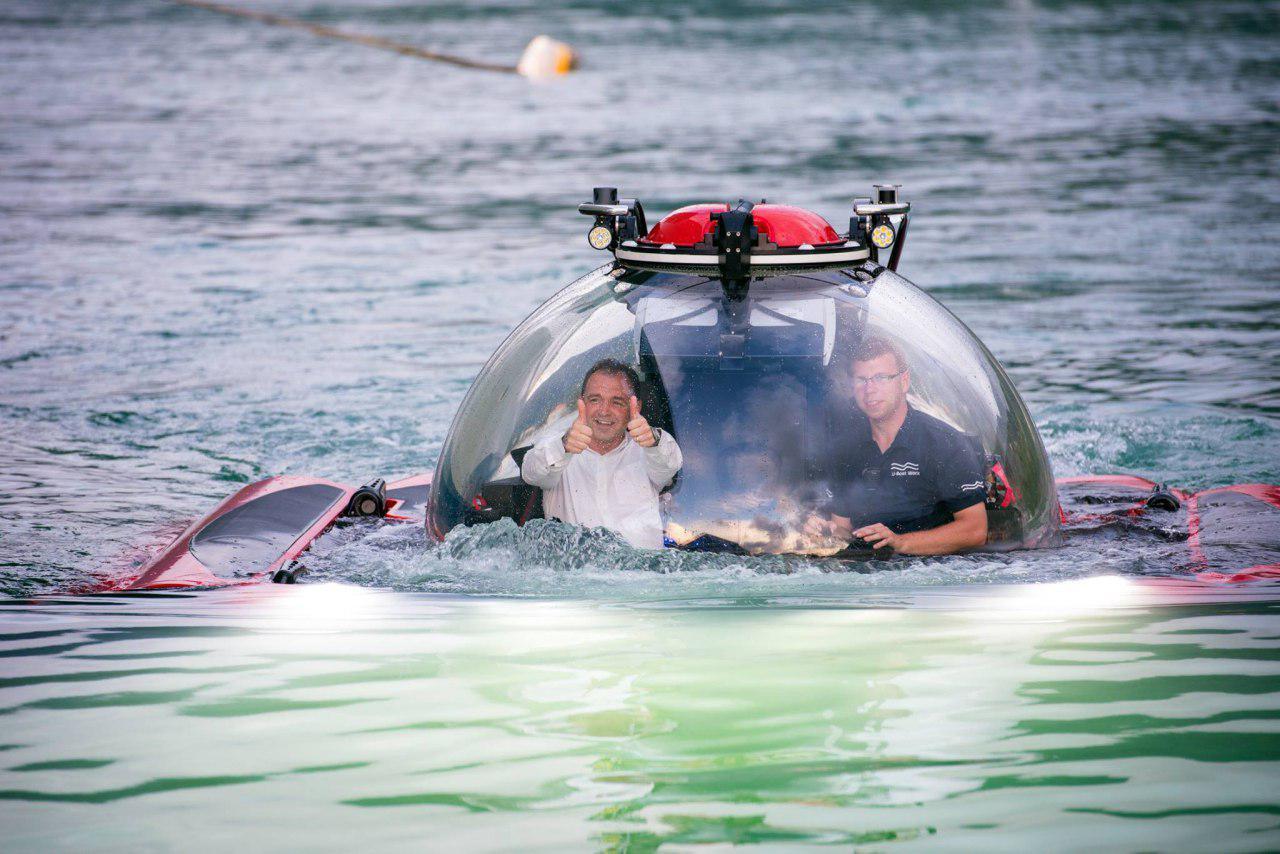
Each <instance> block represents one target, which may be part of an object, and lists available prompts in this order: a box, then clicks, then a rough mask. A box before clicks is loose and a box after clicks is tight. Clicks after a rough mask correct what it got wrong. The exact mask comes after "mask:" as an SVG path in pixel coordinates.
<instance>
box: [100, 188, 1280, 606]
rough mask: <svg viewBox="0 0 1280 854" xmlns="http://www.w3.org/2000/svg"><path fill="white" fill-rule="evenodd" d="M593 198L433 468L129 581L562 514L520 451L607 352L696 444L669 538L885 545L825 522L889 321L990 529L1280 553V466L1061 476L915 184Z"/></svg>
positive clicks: (662, 418) (1216, 567) (649, 411)
mask: <svg viewBox="0 0 1280 854" xmlns="http://www.w3.org/2000/svg"><path fill="white" fill-rule="evenodd" d="M578 212H579V214H582V215H585V216H586V217H588V218H589V222H590V224H589V226H588V230H587V241H588V243H589V245H590V246H591V247H592V249H594V250H596V251H598V252H603V253H607V255H608V256H610V257H609V260H608V261H607V262H606V263H604V264H603V265H601V266H599V267H597V268H596V269H594V270H592V271H591V272H589V273H587V274H586V275H585V276H583V277H582V278H580V279H578V280H577V281H575V282H573V283H571V284H569V285H568V286H567V287H565V288H563V289H562V290H561V291H559V292H558V293H556V294H554V295H553V296H552V297H551V298H550V299H548V300H547V301H546V302H545V303H544V304H543V305H541V306H540V307H539V308H538V309H536V310H535V311H534V312H533V314H531V315H530V316H529V317H528V318H526V319H525V320H524V321H523V322H522V323H520V324H519V325H518V326H517V327H516V328H515V329H514V330H513V331H512V332H511V334H510V335H509V336H508V337H507V339H506V340H505V341H504V342H503V343H502V344H501V345H500V346H499V347H498V349H497V350H496V352H495V353H494V354H493V355H492V356H491V357H490V359H489V361H488V362H487V363H486V365H485V366H484V368H483V369H482V370H481V371H480V373H479V375H478V376H477V377H476V379H475V381H474V382H473V384H472V386H471V388H470V389H469V391H468V392H467V394H466V396H465V397H464V399H463V401H462V403H461V405H460V406H459V408H458V411H457V413H456V415H455V417H454V419H453V422H452V425H451V426H450V429H449V431H448V433H447V435H446V438H445V441H444V444H443V447H442V449H441V452H440V455H439V458H438V461H437V464H436V468H435V471H434V473H432V474H419V475H414V476H410V477H407V478H402V479H399V480H393V481H391V482H390V483H388V482H387V481H385V480H383V479H377V480H374V481H371V482H370V483H367V484H364V485H363V486H359V487H356V486H350V485H344V484H340V483H335V482H330V481H322V480H316V479H310V478H299V477H277V478H268V479H266V480H263V481H260V482H258V483H255V484H250V485H249V486H246V487H245V488H243V489H242V490H240V492H238V493H236V494H235V495H232V496H230V497H229V498H228V499H227V500H226V501H224V502H223V503H222V504H220V505H219V506H218V507H217V508H215V509H214V510H213V511H212V512H211V513H210V514H208V515H207V516H206V517H204V518H203V519H201V520H198V521H197V522H195V523H193V524H192V525H191V526H190V527H189V528H188V529H187V530H185V531H184V532H183V533H182V534H180V535H179V536H178V537H177V538H176V539H175V540H174V541H173V542H172V543H171V544H170V545H169V546H168V547H167V548H165V549H164V550H163V551H161V552H160V553H159V554H157V555H156V556H155V557H153V558H152V559H150V560H149V561H147V562H146V563H145V564H144V565H142V566H141V567H140V568H138V569H137V570H136V571H135V572H132V573H130V574H129V576H128V577H126V578H123V579H121V580H119V581H118V582H115V583H114V584H113V586H112V587H111V588H110V589H115V590H121V589H128V590H136V589H155V588H166V587H201V586H223V585H226V584H245V583H256V582H261V581H265V580H270V581H275V582H278V583H294V582H296V581H298V580H300V578H301V577H302V576H303V575H304V574H305V562H304V561H303V560H302V556H303V554H304V552H305V551H306V550H307V549H308V548H309V547H310V546H311V545H312V544H313V543H314V542H315V541H316V540H317V539H319V538H321V537H323V535H324V534H325V532H326V531H328V530H330V528H332V527H333V526H334V525H335V524H342V523H343V521H344V520H346V519H350V518H353V517H355V518H359V517H373V518H376V519H380V520H383V521H384V522H386V523H400V524H405V523H409V524H421V525H423V526H425V530H426V532H427V534H428V537H429V538H430V539H433V540H442V539H444V537H446V536H447V535H448V534H449V532H450V531H451V530H453V529H455V528H457V527H459V526H473V525H483V524H489V523H493V522H497V521H499V520H503V519H510V520H512V521H514V522H515V523H516V524H518V525H524V524H526V523H528V522H530V521H531V520H534V519H539V518H543V517H544V515H545V514H544V508H543V496H542V494H541V491H540V490H539V489H538V488H537V487H535V486H532V485H529V484H528V483H526V482H525V481H524V480H523V479H522V478H521V475H520V465H521V462H522V459H523V456H524V454H525V453H526V452H527V451H528V450H529V449H530V448H532V447H533V445H534V444H535V443H536V442H537V441H538V440H539V439H541V438H543V437H546V436H548V435H552V434H557V435H559V434H563V433H564V432H565V431H566V430H567V429H568V428H569V426H570V425H571V424H572V422H573V420H574V418H575V416H576V412H577V408H576V400H577V398H578V395H579V390H580V386H581V383H582V379H583V376H584V374H585V373H586V372H587V371H588V369H590V367H591V366H592V365H594V364H596V363H597V362H599V361H601V360H603V359H612V360H616V361H618V362H621V363H623V364H625V365H628V366H630V367H631V368H633V369H634V370H635V372H636V374H637V376H638V377H639V380H640V385H639V388H638V389H637V397H638V399H639V402H640V405H641V411H642V413H643V414H644V416H645V417H646V418H647V420H648V421H649V422H650V424H652V425H653V426H655V427H658V428H660V429H662V430H664V431H667V432H669V433H670V434H671V435H672V436H673V437H674V438H675V439H676V440H677V441H678V442H679V445H680V448H681V450H682V452H683V457H684V464H683V467H682V468H681V469H680V471H679V472H678V473H677V475H676V476H675V479H674V481H673V482H672V483H670V484H669V485H668V486H667V487H666V488H665V489H664V490H663V491H662V493H661V495H660V496H659V508H660V513H661V518H662V524H663V528H664V541H665V544H666V547H669V548H678V549H687V550H694V551H714V552H728V553H735V554H742V555H745V556H750V555H799V556H807V557H810V558H815V559H818V558H830V559H834V560H842V559H858V558H860V557H861V558H865V557H866V556H867V555H866V554H863V553H860V551H865V550H860V549H859V548H857V547H856V544H850V543H847V542H843V543H842V542H832V541H831V540H830V539H829V538H824V537H823V536H820V535H818V534H815V533H814V532H812V530H811V529H810V528H809V527H808V526H806V524H805V522H806V520H807V519H809V518H811V517H812V515H813V512H814V508H815V507H819V506H822V504H823V502H824V500H825V499H827V498H829V497H830V496H831V495H832V492H833V490H836V489H839V488H841V484H842V483H845V482H847V480H848V478H849V477H850V473H849V472H848V471H846V470H844V468H843V463H842V460H843V457H844V452H845V448H846V447H847V446H846V445H844V444H843V441H844V438H845V437H844V436H842V435H841V430H840V429H839V423H840V422H839V421H838V417H839V414H840V413H845V414H846V415H847V414H848V413H851V412H853V411H854V406H855V404H854V400H853V397H852V387H853V382H852V379H853V378H852V373H851V370H852V362H853V357H854V354H855V353H856V352H857V350H858V347H859V345H860V344H861V343H862V342H864V341H867V340H869V339H872V338H875V339H883V340H888V341H891V342H893V345H894V346H895V347H896V348H898V349H899V350H900V351H901V353H902V354H903V356H904V358H905V362H906V364H907V366H908V370H909V374H910V385H909V391H908V393H907V401H908V403H909V405H910V406H911V407H912V408H913V409H914V410H916V411H919V412H922V413H925V414H926V415H928V416H930V417H931V418H933V419H937V420H938V421H939V422H942V423H943V424H945V425H946V426H947V427H949V428H951V429H952V430H954V431H955V432H956V433H957V434H959V435H960V436H962V437H963V438H964V441H965V442H966V443H968V446H969V447H971V448H972V451H973V453H974V454H976V455H977V456H978V458H979V459H980V460H981V467H982V480H981V481H980V482H975V483H974V484H973V486H974V487H975V488H980V490H981V495H982V501H983V503H984V504H985V507H986V513H987V520H988V536H987V541H986V543H985V545H983V546H981V547H980V550H988V551H1008V550H1011V549H1039V548H1051V547H1054V546H1057V545H1060V544H1061V543H1062V542H1063V538H1064V526H1065V527H1066V528H1068V529H1070V528H1071V527H1072V526H1073V525H1076V526H1079V525H1084V526H1092V525H1096V524H1101V523H1103V522H1107V521H1120V522H1123V523H1125V524H1136V523H1141V522H1142V520H1147V519H1150V520H1151V522H1150V525H1151V526H1155V527H1158V528H1159V529H1160V530H1169V529H1177V530H1180V531H1182V532H1183V533H1182V539H1183V541H1185V542H1186V544H1187V545H1186V548H1187V551H1188V555H1189V563H1188V565H1189V566H1191V567H1193V569H1195V570H1197V571H1200V572H1201V573H1202V574H1204V575H1205V576H1206V578H1209V579H1211V580H1222V579H1228V580H1236V581H1242V580H1243V581H1248V580H1256V579H1258V578H1269V577H1280V562H1276V563H1270V562H1266V561H1264V562H1262V563H1254V564H1250V565H1247V566H1240V565H1239V563H1240V558H1239V551H1238V550H1233V549H1235V546H1237V545H1238V544H1239V540H1240V538H1241V536H1242V534H1241V531H1245V532H1246V533H1245V534H1244V536H1245V537H1246V539H1248V538H1249V537H1252V538H1253V540H1256V541H1257V544H1259V545H1260V546H1264V547H1265V546H1267V545H1268V544H1270V545H1272V546H1276V545H1280V487H1276V486H1274V485H1269V484H1241V485H1234V486H1227V487H1218V488H1217V489H1213V490H1205V491H1203V492H1200V493H1190V492H1184V491H1182V490H1178V489H1177V488H1174V487H1168V486H1166V485H1164V484H1161V483H1157V482H1155V481H1150V480H1146V479H1144V478H1139V477H1135V476H1129V475H1101V476H1092V477H1076V478H1069V479H1066V480H1063V481H1060V482H1059V481H1055V479H1054V475H1053V470H1052V465H1051V462H1050V460H1049V457H1048V454H1047V453H1046V451H1045V447H1044V444H1043V442H1042V441H1041V438H1040V435H1039V433H1038V431H1037V429H1036V427H1035V424H1034V422H1033V421H1032V419H1031V417H1030V415H1029V413H1028V411H1027V407H1026V404H1025V403H1024V402H1023V400H1022V398H1021V397H1020V395H1019V394H1018V391H1017V389H1016V388H1015V387H1014V385H1013V383H1012V382H1011V380H1010V379H1009V377H1008V375H1007V374H1006V373H1005V371H1004V369H1003V368H1002V367H1001V365H1000V363H999V361H998V360H997V359H996V358H995V357H994V356H993V355H992V354H991V352H990V351H989V350H988V349H987V348H986V347H985V346H984V345H983V344H982V342H981V341H980V340H979V339H978V337H977V336H976V335H975V334H974V333H973V332H972V331H971V330H970V329H969V328H968V327H967V326H966V325H965V324H964V323H963V322H962V321H961V320H960V319H959V318H958V317H956V316H955V315H954V314H952V313H951V312H950V311H948V310H947V309H946V308H945V307H944V306H943V305H942V304H941V303H940V302H938V301H937V300H935V299H934V298H933V297H932V296H930V295H929V294H928V293H926V292H925V291H924V290H922V289H921V288H919V287H917V286H916V285H915V284H913V283H911V282H910V281H908V280H907V279H906V278H904V277H903V276H902V275H901V274H899V273H898V266H899V262H900V260H901V258H902V255H903V251H904V247H905V245H906V242H907V237H908V231H909V226H910V223H911V203H910V202H909V201H906V200H905V199H904V198H903V197H902V193H901V187H900V186H899V185H894V184H877V185H874V186H873V188H872V192H871V194H870V195H868V196H865V197H858V198H853V199H852V200H851V202H850V214H849V219H848V225H847V229H846V230H844V231H837V229H836V228H835V227H834V226H833V225H831V223H830V222H829V221H828V220H827V219H825V218H824V217H822V216H820V215H819V214H817V213H814V212H812V211H809V210H807V209H804V208H800V207H795V206H791V205H785V204H776V203H770V202H768V201H767V200H764V199H762V200H760V201H758V202H757V201H747V200H738V201H737V202H719V203H705V204H694V205H689V206H685V207H681V208H679V209H677V210H675V211H672V212H670V213H668V214H667V215H666V216H664V217H662V218H661V219H659V220H658V221H657V222H656V223H655V224H654V225H653V226H652V227H650V226H649V224H648V222H647V220H646V215H645V210H644V206H643V205H642V203H641V202H640V201H639V200H637V199H632V198H622V197H620V196H619V193H618V190H617V188H614V187H598V188H595V189H594V190H593V193H592V196H591V200H590V201H588V202H584V203H582V204H580V205H579V206H578ZM833 419H835V420H833ZM862 474H863V475H865V474H866V473H865V472H863V473H862ZM852 476H854V477H857V476H858V474H857V473H854V474H853V475H852ZM867 494H869V495H871V496H873V497H874V494H875V493H874V490H872V491H871V492H870V493H867ZM1219 532H1220V533H1221V535H1220V536H1219ZM1215 537H1218V540H1215ZM1216 546H1222V550H1223V553H1224V554H1225V555H1226V557H1225V558H1224V560H1216V559H1215V557H1214V554H1212V552H1213V550H1214V548H1215V547H1216ZM1228 547H1230V548H1228ZM1276 560H1277V561H1280V556H1277V557H1276ZM1233 561H1234V562H1235V565H1229V564H1232V562H1233ZM1223 569H1225V570H1227V571H1226V572H1222V571H1220V570H1223Z"/></svg>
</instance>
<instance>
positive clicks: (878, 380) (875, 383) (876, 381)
mask: <svg viewBox="0 0 1280 854" xmlns="http://www.w3.org/2000/svg"><path fill="white" fill-rule="evenodd" d="M905 373H906V371H898V372H897V373H896V374H876V375H875V376H872V377H854V378H853V387H854V388H866V387H867V386H872V387H873V388H884V387H885V386H886V385H888V384H889V380H893V379H897V378H898V377H900V376H902V375H903V374H905Z"/></svg>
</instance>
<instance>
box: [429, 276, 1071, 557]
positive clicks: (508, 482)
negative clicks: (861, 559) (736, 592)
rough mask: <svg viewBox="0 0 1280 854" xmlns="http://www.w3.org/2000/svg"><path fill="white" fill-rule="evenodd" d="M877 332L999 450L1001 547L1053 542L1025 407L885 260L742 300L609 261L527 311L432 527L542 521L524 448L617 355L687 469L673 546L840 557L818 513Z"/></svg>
mask: <svg viewBox="0 0 1280 854" xmlns="http://www.w3.org/2000/svg"><path fill="white" fill-rule="evenodd" d="M870 335H878V336H884V337H888V338H890V339H891V340H893V341H895V342H896V343H897V344H898V345H899V346H900V347H901V349H902V350H903V352H904V353H905V355H906V358H907V362H908V365H909V368H910V371H911V388H910V392H909V394H908V401H909V403H910V404H911V405H912V406H914V407H915V408H916V409H918V410H920V411H923V412H926V413H928V414H930V415H933V416H935V417H937V418H939V419H942V420H943V421H945V422H947V423H948V424H950V425H951V426H953V427H955V428H956V429H958V430H960V431H962V432H963V433H965V434H967V436H969V437H971V441H972V442H973V443H975V444H978V445H980V446H981V449H982V451H983V452H985V454H986V456H987V471H988V483H989V492H988V496H989V497H988V515H989V518H990V542H989V544H988V548H989V549H1008V548H1016V547H1034V546H1041V545H1050V544H1056V543H1057V542H1058V540H1059V511H1058V505H1057V498H1056V493H1055V490H1054V483H1053V475H1052V471H1051V469H1050V465H1049V461H1048V458H1047V456H1046V454H1045V451H1044V447H1043V445H1042V444H1041V441H1040V437H1039V435H1038V434H1037V432H1036V429H1035V426H1034V424H1033V423H1032V421H1031V419H1030V417H1029V416H1028V414H1027V410H1026V406H1025V405H1024V404H1023V402H1022V399H1021V398H1020V397H1019V396H1018V393H1017V391H1016V390H1015V389H1014V387H1013V385H1012V383H1011V382H1010V381H1009V378H1008V377H1007V376H1006V375H1005V372H1004V371H1003V369H1002V368H1001V367H1000V365H999V364H998V363H997V362H996V360H995V358H994V357H993V356H992V355H991V354H990V353H989V352H988V351H987V349H986V348H985V347H984V346H983V345H982V343H981V342H979V341H978V339H977V338H976V337H975V336H974V334H973V333H972V332H971V331H970V330H969V329H968V328H967V327H966V326H965V325H964V324H963V323H961V322H960V321H959V320H958V319H957V318H956V317H955V316H954V315H952V314H951V313H950V312H949V311H947V310H946V309H945V308H943V307H942V306H941V305H940V304H938V303H937V302H936V301H935V300H933V299H932V298H931V297H929V296H928V295H927V294H925V293H924V292H923V291H921V290H920V289H918V288H917V287H916V286H914V285H913V284H911V283H910V282H908V281H907V280H906V279H904V278H902V277H900V276H898V275H897V274H896V273H893V272H890V271H888V270H885V269H884V268H882V267H879V266H878V265H875V264H868V265H865V266H864V267H862V268H857V269H852V268H842V269H825V270H806V271H804V272H800V271H796V272H792V273H787V272H785V271H783V272H780V273H778V274H776V275H765V276H761V277H756V278H753V279H752V280H751V284H750V290H749V293H747V295H746V296H745V297H742V298H736V299H734V298H730V297H729V296H728V295H726V291H725V290H724V288H723V287H722V283H721V281H720V279H719V278H718V277H717V275H716V274H715V273H714V272H712V271H695V270H687V271H680V270H668V271H658V270H652V269H650V270H646V269H637V268H635V267H631V266H626V265H623V264H620V263H616V262H615V263H611V264H609V265H606V266H605V267H602V268H600V269H598V270H596V271H595V272H593V273H591V274H589V275H587V276H585V277H583V278H582V279H580V280H578V281H577V282H575V283H573V284H572V285H570V286H568V287H567V288H565V289H564V290H562V291H561V292H560V293H558V294H556V295H555V296H554V297H553V298H552V299H551V300H549V301H548V302H547V303H546V304H544V305H543V306H542V307H541V308H539V309H538V310H537V311H536V312H534V313H533V314H532V315H531V316H530V317H529V318H528V319H526V320H525V321H524V322H523V323H522V324H521V325H520V326H519V327H518V328H517V329H516V330H515V331H514V332H513V333H512V334H511V336H510V337H509V338H508V339H507V340H506V341H505V342H504V343H503V345H502V346H501V347H500V348H499V349H498V351H497V352H496V353H495V354H494V355H493V357H492V358H491V359H490V360H489V362H488V364H487V365H486V366H485V367H484V369H483V370H482V371H481V373H480V375H479V377H478V378H477V379H476V381H475V383H474V385H473V386H472V388H471V390H470V392H469V393H468V394H467V397H466V399H465V400H464V401H463V403H462V406H461V407H460V409H459V411H458V413H457V416H456V417H455V418H454V421H453V425H452V427H451V428H450V431H449V435H448V437H447V438H446V440H445V444H444V448H443V450H442V451H441V455H440V460H439V464H438V467H437V471H436V475H435V480H434V484H433V487H432V501H431V512H430V515H429V518H428V522H427V524H428V527H429V529H430V531H431V532H432V533H433V534H435V535H436V536H443V535H444V534H446V533H447V532H448V531H449V530H450V529H452V528H453V527H455V526H457V525H459V524H477V523H483V522H489V521H494V520H496V519H499V518H502V517H510V518H513V519H515V520H516V521H517V522H520V523H523V522H525V521H527V520H529V519H532V518H537V517H539V516H540V515H541V512H542V507H541V495H540V493H539V491H538V490H537V489H536V488H534V487H530V486H527V485H525V484H524V483H523V482H522V481H521V479H520V472H519V461H520V459H522V457H523V453H524V451H525V450H526V449H528V448H529V447H530V446H531V445H532V444H533V443H534V442H536V441H537V440H538V439H540V438H541V437H543V436H544V435H547V434H548V433H563V432H564V431H566V430H567V429H568V427H569V425H570V424H571V423H572V421H573V419H574V417H575V413H576V406H575V401H576V398H577V394H578V389H579V385H580V383H581V381H582V378H583V375H584V373H585V372H586V371H587V369H588V368H589V367H590V366H591V365H593V364H594V363H595V362H597V361H598V360H600V359H603V358H606V357H609V358H613V359H618V360H620V361H623V362H625V363H627V364H630V365H632V366H634V367H635V368H636V369H637V371H638V372H639V374H640V376H641V378H642V380H643V381H644V388H643V390H642V391H643V393H642V396H641V398H642V402H643V409H644V412H645V415H646V417H647V418H648V419H649V420H650V422H651V423H653V424H655V425H657V426H660V427H662V428H663V429H666V430H668V431H670V432H671V433H672V434H673V435H674V436H675V438H676V439H677V441H678V442H679V443H680V447H681V449H682V451H683V454H684V467H683V469H682V470H681V471H680V473H679V474H678V475H677V477H676V480H675V482H674V484H673V485H672V486H671V487H670V488H669V489H668V490H667V491H666V492H665V493H664V494H663V496H662V498H661V509H662V515H663V521H664V525H665V531H666V536H667V537H668V539H669V540H670V541H673V542H675V543H676V544H677V545H681V546H687V547H693V548H698V547H703V546H705V545H706V544H708V543H712V544H715V545H716V546H717V547H718V548H722V549H729V550H734V551H737V550H741V551H742V552H745V553H751V554H788V553H796V554H830V553H832V552H833V551H834V550H833V549H831V548H830V547H829V546H827V545H824V544H822V543H820V542H816V541H814V540H813V539H812V537H811V536H810V535H809V534H807V533H806V531H805V529H804V524H803V523H804V520H805V519H806V517H807V516H808V515H809V514H810V512H811V510H812V508H813V506H814V504H815V502H816V501H818V500H819V497H820V496H821V494H822V493H823V491H824V490H825V489H827V487H828V486H829V484H830V481H831V479H832V477H833V472H835V471H837V470H839V468H840V466H839V459H838V457H839V455H840V453H841V450H840V448H841V445H840V442H839V437H838V436H836V435H833V431H832V430H831V429H830V426H829V425H830V424H831V421H830V417H831V413H833V412H845V413H849V412H853V411H854V403H853V400H852V392H851V377H850V367H851V357H852V353H853V352H854V350H855V349H856V347H857V345H858V343H859V342H860V341H862V340H863V339H864V338H866V337H868V336H870Z"/></svg>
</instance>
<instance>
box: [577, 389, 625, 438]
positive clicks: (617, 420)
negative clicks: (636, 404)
mask: <svg viewBox="0 0 1280 854" xmlns="http://www.w3.org/2000/svg"><path fill="white" fill-rule="evenodd" d="M582 401H583V403H585V404H586V405H587V426H588V427H590V428H591V438H592V441H593V442H594V443H595V444H597V445H600V446H601V447H603V448H605V449H608V448H612V447H613V446H614V445H617V444H618V443H619V442H621V441H622V437H623V434H625V433H626V432H627V420H628V418H630V416H631V386H630V384H628V383H627V380H626V378H625V377H622V376H619V375H618V374H609V373H605V372H604V371H597V372H596V373H594V374H592V375H591V377H590V379H588V380H587V387H586V388H585V389H583V391H582ZM597 450H598V449H597Z"/></svg>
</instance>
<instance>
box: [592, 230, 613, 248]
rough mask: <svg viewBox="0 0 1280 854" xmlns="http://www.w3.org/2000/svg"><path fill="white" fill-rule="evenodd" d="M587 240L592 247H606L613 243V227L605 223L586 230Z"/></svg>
mask: <svg viewBox="0 0 1280 854" xmlns="http://www.w3.org/2000/svg"><path fill="white" fill-rule="evenodd" d="M587 242H588V243H590V244H591V248H592V249H608V248H609V246H610V245H612V244H613V229H611V228H609V226H607V225H597V226H596V227H595V228H593V229H591V230H590V231H588V232H587Z"/></svg>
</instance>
